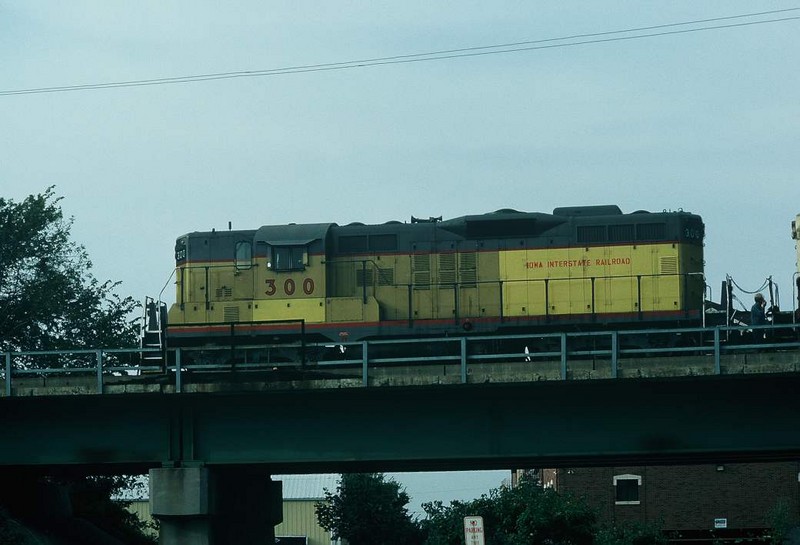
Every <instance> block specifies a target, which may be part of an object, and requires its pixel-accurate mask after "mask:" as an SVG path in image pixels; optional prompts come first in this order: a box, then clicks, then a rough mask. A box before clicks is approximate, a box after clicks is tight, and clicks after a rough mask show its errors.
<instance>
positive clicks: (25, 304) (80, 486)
mask: <svg viewBox="0 0 800 545" xmlns="http://www.w3.org/2000/svg"><path fill="white" fill-rule="evenodd" d="M60 202H61V197H57V196H56V194H55V189H54V187H52V186H51V187H49V188H47V189H46V190H45V191H44V193H41V194H38V195H30V196H28V197H26V198H25V199H24V200H23V201H22V202H19V203H18V202H15V201H13V200H10V199H5V198H2V197H0V352H8V351H30V350H66V349H81V348H83V349H90V348H130V347H131V346H134V345H135V341H136V334H137V328H136V327H135V325H134V324H135V321H134V320H131V318H130V316H131V312H132V311H133V309H134V308H135V307H136V303H135V302H134V300H133V299H132V298H130V297H125V298H122V297H120V296H119V295H117V294H116V293H115V292H114V290H115V289H116V288H117V287H118V286H119V283H117V282H111V281H105V282H100V281H98V280H97V279H95V278H94V277H93V276H92V274H91V268H92V263H91V261H90V260H89V256H88V254H87V252H86V249H85V248H84V247H83V246H82V245H80V244H77V243H75V242H73V241H72V240H71V239H70V229H71V227H72V219H71V218H70V219H65V218H64V215H63V212H62V210H61V207H60V204H59V203H60ZM16 361H20V360H16ZM23 363H24V365H27V366H30V367H50V366H55V365H58V364H62V365H63V364H69V365H70V366H77V365H81V364H86V365H94V361H87V362H81V361H80V360H79V359H78V360H77V361H76V359H75V358H69V359H63V360H60V361H59V360H55V359H53V358H48V359H46V360H45V359H42V358H37V359H27V360H25V361H24V362H23ZM15 478H17V479H19V482H18V484H19V486H18V487H14V490H9V492H15V491H18V490H25V489H29V488H33V487H34V486H35V484H36V483H37V482H39V479H38V478H37V477H36V476H29V475H18V476H15ZM45 480H46V479H45ZM128 482H129V479H126V478H123V477H87V478H84V479H68V480H67V481H65V482H64V483H63V484H65V485H67V486H68V487H69V488H70V489H71V490H72V493H73V495H74V497H75V499H74V502H75V512H76V513H80V516H85V517H86V518H94V519H96V520H98V521H100V522H102V524H103V525H104V526H107V527H108V528H109V529H110V530H112V531H113V532H114V533H117V534H119V535H124V536H126V541H127V542H129V543H152V542H153V541H152V540H148V538H147V537H146V536H144V535H143V534H142V532H141V530H142V528H141V525H140V523H138V522H137V519H136V517H135V516H133V515H131V514H130V513H127V512H126V511H125V510H124V509H123V506H122V505H121V504H120V503H119V502H117V503H114V502H111V500H110V494H111V493H112V492H114V491H117V490H118V489H119V488H121V487H123V486H125V485H126V484H127V483H128ZM7 488H8V487H7ZM0 500H5V501H6V502H7V505H9V507H10V506H11V505H13V503H14V499H13V498H5V497H3V494H2V490H0ZM9 520H10V519H8V517H7V516H6V515H5V514H4V512H2V511H0V539H7V540H10V539H11V538H12V537H14V539H16V537H15V536H16V534H17V533H19V532H18V531H17V529H16V528H15V526H13V524H12V522H8V521H9ZM12 534H13V535H12ZM20 539H21V538H20ZM12 542H13V541H9V543H12Z"/></svg>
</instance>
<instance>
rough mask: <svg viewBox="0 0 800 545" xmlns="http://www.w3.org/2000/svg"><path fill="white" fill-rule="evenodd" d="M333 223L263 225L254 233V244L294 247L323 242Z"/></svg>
mask: <svg viewBox="0 0 800 545" xmlns="http://www.w3.org/2000/svg"><path fill="white" fill-rule="evenodd" d="M334 225H336V224H334V223H305V224H296V223H290V224H289V225H265V226H263V227H260V228H259V229H258V230H257V231H256V235H255V242H266V243H267V244H269V245H272V246H294V245H303V244H310V243H311V242H314V241H315V240H325V237H327V236H328V231H329V230H330V228H331V227H332V226H334Z"/></svg>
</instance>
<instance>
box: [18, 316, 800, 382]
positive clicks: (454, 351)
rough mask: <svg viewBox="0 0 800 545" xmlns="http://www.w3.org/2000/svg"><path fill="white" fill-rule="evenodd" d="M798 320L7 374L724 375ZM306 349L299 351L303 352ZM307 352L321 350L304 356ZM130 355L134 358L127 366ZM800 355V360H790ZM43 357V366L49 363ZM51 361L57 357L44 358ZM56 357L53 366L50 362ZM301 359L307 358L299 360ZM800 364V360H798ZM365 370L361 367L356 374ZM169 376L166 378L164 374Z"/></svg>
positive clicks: (60, 366)
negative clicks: (575, 371)
mask: <svg viewBox="0 0 800 545" xmlns="http://www.w3.org/2000/svg"><path fill="white" fill-rule="evenodd" d="M271 349H273V350H278V351H281V352H283V353H286V352H287V351H291V350H295V351H297V354H298V357H297V359H296V362H291V361H289V362H275V361H248V353H253V352H256V351H260V352H261V353H262V355H263V352H264V351H265V350H266V351H267V352H269V350H271ZM798 349H800V326H798V325H797V324H785V325H766V326H757V327H750V328H742V327H724V326H719V327H713V328H682V329H658V330H620V331H591V332H569V333H542V334H536V333H530V334H519V335H503V336H460V337H439V338H426V339H390V340H372V341H357V342H344V343H335V344H334V343H330V344H303V345H300V344H298V345H251V346H250V345H248V346H235V347H230V346H220V347H212V348H209V347H203V348H174V349H170V350H168V351H167V362H168V363H167V364H165V365H161V364H142V362H145V363H147V360H146V359H145V358H146V356H159V355H161V352H160V351H159V350H157V349H143V348H130V349H104V348H98V349H92V350H85V349H82V350H59V351H25V352H5V353H3V355H4V359H5V365H4V367H3V370H2V377H3V381H4V384H5V389H4V393H5V395H6V396H11V395H13V392H14V384H15V382H14V381H15V379H17V380H20V379H25V378H28V379H30V378H32V377H35V378H39V377H42V378H46V377H57V376H69V377H86V376H89V377H94V386H95V388H94V390H95V392H96V393H104V392H105V385H106V383H107V380H109V377H114V379H113V380H114V382H115V383H117V384H118V383H120V382H125V381H126V379H127V380H130V381H133V380H138V381H143V380H144V381H147V380H148V377H149V378H150V379H152V380H153V381H154V382H155V381H156V380H158V381H159V382H160V383H161V384H165V383H166V384H170V385H171V386H172V387H173V389H172V391H174V392H177V393H180V392H182V391H184V384H185V379H186V376H187V373H188V374H190V375H192V376H195V374H198V375H199V374H201V373H209V372H217V373H239V372H245V371H257V370H277V369H280V368H285V367H290V368H292V369H299V370H303V371H318V372H321V371H326V370H332V369H335V370H350V372H351V373H354V374H355V376H358V375H360V384H361V385H362V386H369V385H370V370H373V372H374V371H375V370H376V369H381V368H384V369H391V368H396V367H399V366H402V367H406V368H412V369H413V368H416V367H420V368H422V367H425V366H431V365H436V364H439V365H445V366H455V367H457V368H458V370H459V373H460V376H459V380H460V382H461V383H467V382H468V375H469V372H470V369H471V366H472V367H474V366H480V365H484V364H506V365H511V366H513V365H514V364H516V363H522V362H524V363H526V364H529V365H535V364H536V362H542V361H549V362H551V363H552V362H557V363H558V377H557V378H559V379H561V380H568V379H569V378H570V377H569V371H570V363H571V362H572V363H576V364H577V362H579V361H584V360H590V359H602V360H604V361H607V363H608V365H609V366H610V371H609V373H608V378H618V377H619V370H620V362H621V361H624V360H625V359H626V358H635V357H639V358H660V357H674V358H686V357H689V356H693V357H694V356H697V357H704V358H712V360H711V364H712V365H713V374H717V375H719V374H722V372H723V369H722V358H723V356H724V355H729V354H737V353H744V354H748V353H761V352H776V351H780V352H791V353H793V352H797V353H798V357H797V358H796V359H800V351H798ZM300 350H302V351H304V352H303V354H302V355H301V354H300V353H299V351H300ZM216 351H227V352H229V353H230V356H229V359H230V362H229V363H226V364H212V363H203V362H202V361H203V355H206V356H207V355H208V354H209V353H212V352H216ZM308 352H312V353H313V354H314V355H315V356H316V357H315V358H312V359H313V360H314V361H313V362H310V363H308V362H306V360H307V356H308V355H309V354H308ZM126 360H127V363H126ZM793 361H794V360H793ZM43 362H44V363H43ZM47 362H50V363H47ZM52 362H56V363H57V365H56V366H52V365H53V363H52ZM300 362H303V363H300ZM798 370H800V363H798ZM359 371H360V372H359ZM165 376H166V377H167V379H166V380H165V378H164V377H165Z"/></svg>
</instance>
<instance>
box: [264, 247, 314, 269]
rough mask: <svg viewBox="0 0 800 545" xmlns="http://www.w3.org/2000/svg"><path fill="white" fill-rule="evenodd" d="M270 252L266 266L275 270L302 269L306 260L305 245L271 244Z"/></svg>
mask: <svg viewBox="0 0 800 545" xmlns="http://www.w3.org/2000/svg"><path fill="white" fill-rule="evenodd" d="M270 253H271V256H270V257H271V260H270V262H269V263H268V264H267V266H268V267H269V268H270V269H273V270H275V271H302V270H305V268H306V263H307V262H308V252H307V251H306V247H305V246H273V247H272V248H271V252H270Z"/></svg>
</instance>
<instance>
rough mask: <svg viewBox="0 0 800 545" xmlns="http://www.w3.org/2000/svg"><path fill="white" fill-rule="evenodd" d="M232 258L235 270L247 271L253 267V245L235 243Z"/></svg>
mask: <svg viewBox="0 0 800 545" xmlns="http://www.w3.org/2000/svg"><path fill="white" fill-rule="evenodd" d="M234 257H235V261H236V269H237V270H240V271H241V270H245V269H249V268H250V267H252V266H253V245H252V244H251V243H250V242H244V241H243V242H237V243H236V251H235V256H234Z"/></svg>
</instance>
